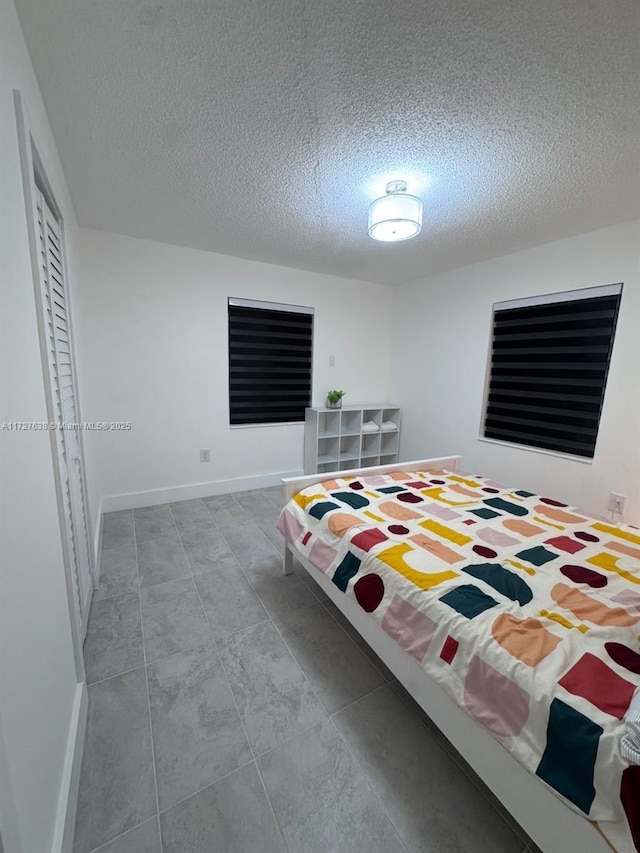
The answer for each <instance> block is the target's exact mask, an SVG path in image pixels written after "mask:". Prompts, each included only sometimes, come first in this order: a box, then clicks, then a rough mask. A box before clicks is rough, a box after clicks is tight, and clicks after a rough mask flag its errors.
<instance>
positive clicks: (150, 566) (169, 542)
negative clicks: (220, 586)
mask: <svg viewBox="0 0 640 853" xmlns="http://www.w3.org/2000/svg"><path fill="white" fill-rule="evenodd" d="M138 570H139V572H140V586H142V587H144V586H151V585H152V584H155V583H164V582H165V581H174V580H179V579H180V578H186V577H191V569H190V568H189V563H188V562H187V558H186V556H185V553H184V548H183V547H182V543H181V542H180V538H179V536H178V534H177V533H176V534H175V536H170V537H168V538H164V539H153V540H151V541H149V542H141V543H140V544H139V545H138Z"/></svg>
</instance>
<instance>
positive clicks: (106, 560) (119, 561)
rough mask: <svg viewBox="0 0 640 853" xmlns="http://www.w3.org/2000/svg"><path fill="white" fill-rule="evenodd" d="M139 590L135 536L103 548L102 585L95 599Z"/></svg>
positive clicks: (101, 561)
mask: <svg viewBox="0 0 640 853" xmlns="http://www.w3.org/2000/svg"><path fill="white" fill-rule="evenodd" d="M137 591H138V563H137V560H136V548H135V545H134V542H133V538H132V539H131V541H130V542H127V543H126V544H124V545H117V546H115V547H113V548H103V549H102V553H101V555H100V585H99V587H98V588H97V589H96V590H95V591H94V593H93V600H94V601H102V600H103V599H105V598H112V597H113V596H114V595H125V594H127V593H132V592H137Z"/></svg>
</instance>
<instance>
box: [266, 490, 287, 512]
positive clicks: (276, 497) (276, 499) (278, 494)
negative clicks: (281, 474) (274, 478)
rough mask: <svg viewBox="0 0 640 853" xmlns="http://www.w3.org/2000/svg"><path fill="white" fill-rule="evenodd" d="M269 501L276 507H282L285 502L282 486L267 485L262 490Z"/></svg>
mask: <svg viewBox="0 0 640 853" xmlns="http://www.w3.org/2000/svg"><path fill="white" fill-rule="evenodd" d="M262 491H263V492H264V494H265V495H266V496H267V497H268V498H269V500H270V501H271V503H272V504H273V505H274V506H275V507H277V508H278V509H282V508H283V507H284V505H285V503H286V501H285V499H284V486H269V487H268V488H267V489H263V490H262Z"/></svg>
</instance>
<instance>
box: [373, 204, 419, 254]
mask: <svg viewBox="0 0 640 853" xmlns="http://www.w3.org/2000/svg"><path fill="white" fill-rule="evenodd" d="M421 230H422V200H421V199H419V198H417V197H416V196H414V195H407V194H406V193H403V192H392V193H389V194H388V195H385V196H382V198H377V199H376V200H375V201H374V202H372V203H371V204H370V205H369V236H370V237H373V239H374V240H382V241H383V242H386V243H392V242H395V241H398V240H409V238H411V237H415V236H416V235H418V234H419V233H420V231H421Z"/></svg>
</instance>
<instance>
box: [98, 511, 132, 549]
mask: <svg viewBox="0 0 640 853" xmlns="http://www.w3.org/2000/svg"><path fill="white" fill-rule="evenodd" d="M131 542H133V512H132V511H131V510H130V509H125V510H120V511H118V512H105V513H104V515H103V516H102V547H103V548H116V547H117V546H118V545H126V544H127V543H131Z"/></svg>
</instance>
